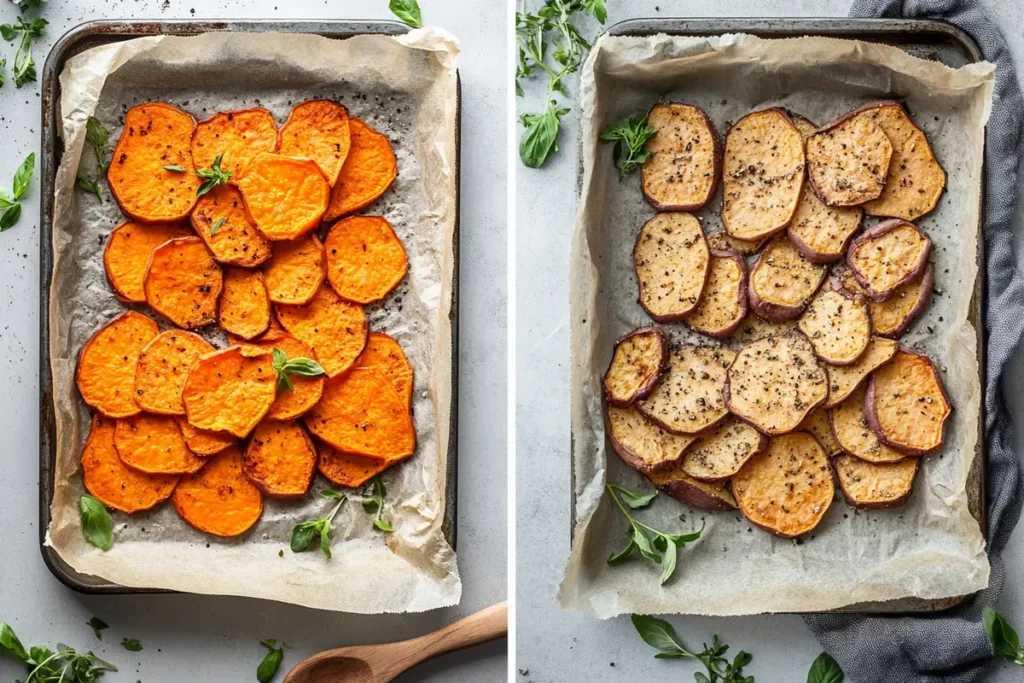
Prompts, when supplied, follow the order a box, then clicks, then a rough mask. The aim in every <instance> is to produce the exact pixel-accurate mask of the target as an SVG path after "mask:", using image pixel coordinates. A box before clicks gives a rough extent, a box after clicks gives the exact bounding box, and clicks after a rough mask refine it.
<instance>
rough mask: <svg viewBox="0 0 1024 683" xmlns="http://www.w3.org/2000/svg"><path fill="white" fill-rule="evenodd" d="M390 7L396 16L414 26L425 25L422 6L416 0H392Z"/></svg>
mask: <svg viewBox="0 0 1024 683" xmlns="http://www.w3.org/2000/svg"><path fill="white" fill-rule="evenodd" d="M388 8H389V9H390V10H391V11H392V12H393V13H394V15H395V16H396V17H398V18H399V19H401V20H402V21H403V22H405V23H406V24H408V25H409V26H412V27H413V28H420V27H421V26H423V19H422V17H421V16H420V6H419V3H417V2H416V0H391V2H389V3H388Z"/></svg>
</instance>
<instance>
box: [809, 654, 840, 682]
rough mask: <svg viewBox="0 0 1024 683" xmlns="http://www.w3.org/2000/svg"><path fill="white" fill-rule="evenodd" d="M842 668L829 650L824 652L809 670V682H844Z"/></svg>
mask: <svg viewBox="0 0 1024 683" xmlns="http://www.w3.org/2000/svg"><path fill="white" fill-rule="evenodd" d="M843 678H845V675H844V674H843V670H842V668H840V666H839V663H838V662H837V661H836V660H834V659H832V657H830V656H829V654H828V653H827V652H822V653H821V654H820V655H818V658H817V659H815V660H814V663H813V664H811V668H810V670H809V671H808V672H807V683H843Z"/></svg>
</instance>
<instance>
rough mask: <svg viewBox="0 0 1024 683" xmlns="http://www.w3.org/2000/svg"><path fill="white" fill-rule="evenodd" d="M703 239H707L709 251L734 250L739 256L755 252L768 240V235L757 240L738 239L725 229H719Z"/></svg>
mask: <svg viewBox="0 0 1024 683" xmlns="http://www.w3.org/2000/svg"><path fill="white" fill-rule="evenodd" d="M705 239H707V241H708V247H709V248H710V249H711V251H735V252H736V253H738V254H740V255H741V256H750V255H751V254H756V253H757V252H758V251H760V250H761V247H763V246H764V244H765V242H767V241H768V240H769V238H768V237H765V238H763V239H759V240H740V239H736V238H735V237H733V236H732V235H730V234H729V233H727V232H726V231H725V230H719V231H718V232H713V233H711V234H710V235H708V236H707V237H706V238H705Z"/></svg>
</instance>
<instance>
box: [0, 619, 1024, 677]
mask: <svg viewBox="0 0 1024 683" xmlns="http://www.w3.org/2000/svg"><path fill="white" fill-rule="evenodd" d="M981 620H982V623H983V624H984V625H985V633H987V634H988V639H989V640H990V641H992V649H993V650H995V652H996V654H997V655H999V656H1000V657H1002V658H1003V659H1007V660H1009V661H1011V662H1013V663H1014V664H1017V665H1019V666H1024V649H1022V648H1021V646H1020V637H1019V636H1018V635H1017V632H1016V631H1014V630H1013V627H1012V626H1010V622H1008V621H1006V619H1005V618H1004V617H1003V615H1002V614H1000V613H999V612H997V611H995V610H994V609H992V608H991V607H986V608H985V611H984V612H982V614H981ZM0 644H2V643H0Z"/></svg>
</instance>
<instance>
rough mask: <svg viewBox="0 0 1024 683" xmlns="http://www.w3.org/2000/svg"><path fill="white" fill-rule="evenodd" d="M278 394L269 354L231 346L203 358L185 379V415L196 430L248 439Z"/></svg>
mask: <svg viewBox="0 0 1024 683" xmlns="http://www.w3.org/2000/svg"><path fill="white" fill-rule="evenodd" d="M276 395H277V375H276V372H275V371H274V361H273V358H272V357H271V354H270V353H269V352H267V351H263V350H258V349H254V348H252V347H243V346H229V347H228V348H226V349H224V350H223V351H216V352H214V353H211V354H208V355H206V356H204V357H203V358H201V359H200V360H199V362H198V363H196V364H195V365H194V366H193V367H192V371H191V372H190V373H189V374H188V379H186V380H185V390H184V392H183V394H182V396H183V398H184V400H185V412H186V414H187V415H188V421H189V422H190V423H191V424H192V426H193V427H197V428H199V429H205V430H207V431H213V432H227V433H229V434H234V435H235V436H237V437H238V438H240V439H242V438H245V437H246V436H247V435H248V434H249V432H251V431H252V430H253V428H255V427H256V425H257V424H259V422H260V420H262V419H263V417H264V416H265V415H266V414H267V411H268V410H270V406H271V405H272V404H273V403H274V397H275V396H276Z"/></svg>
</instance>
